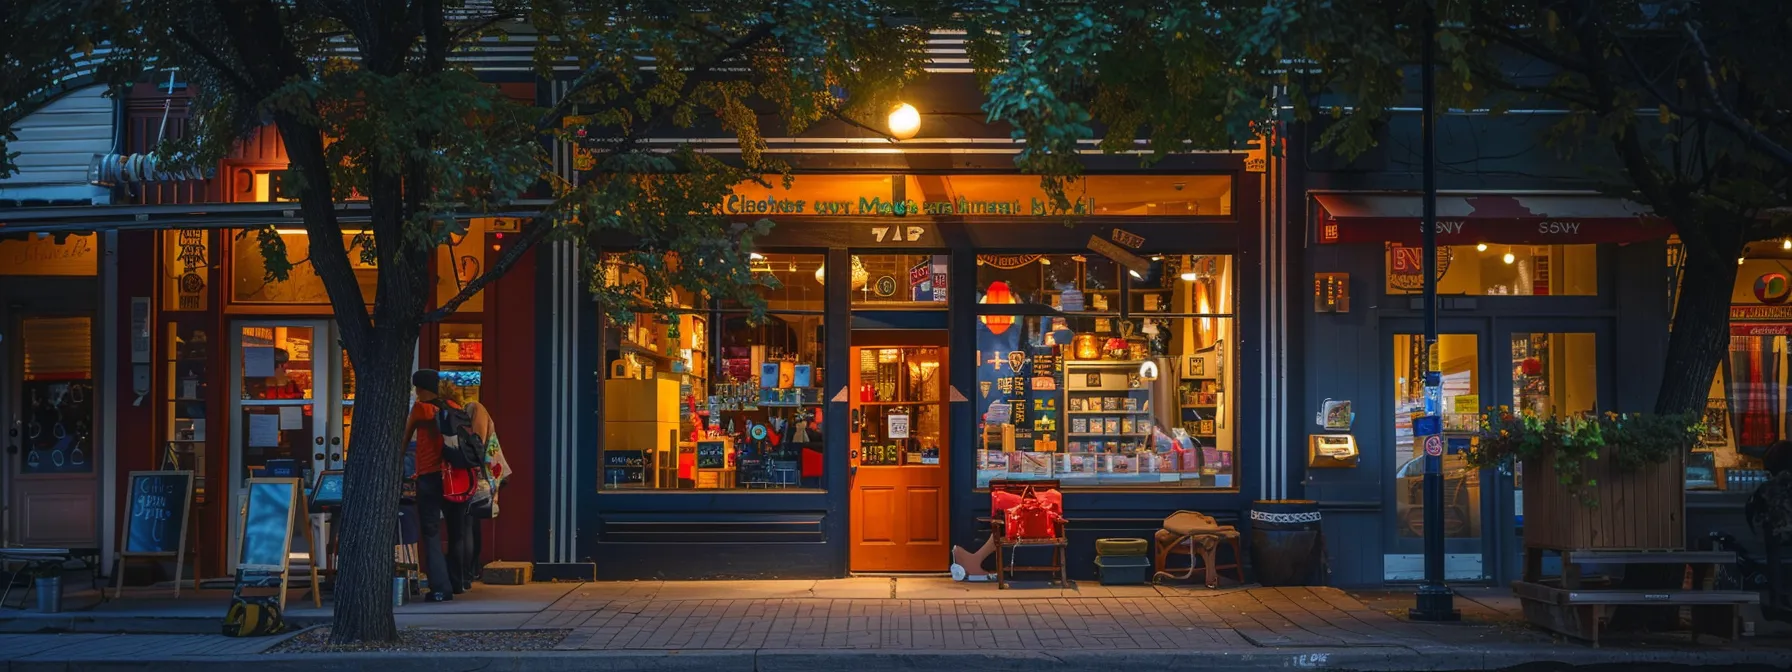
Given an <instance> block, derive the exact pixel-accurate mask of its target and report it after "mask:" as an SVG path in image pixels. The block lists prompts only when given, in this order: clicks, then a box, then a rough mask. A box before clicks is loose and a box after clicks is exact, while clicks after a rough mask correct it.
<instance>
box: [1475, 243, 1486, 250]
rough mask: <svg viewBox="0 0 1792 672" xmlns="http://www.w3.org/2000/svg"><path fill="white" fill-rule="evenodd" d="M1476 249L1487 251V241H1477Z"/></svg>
mask: <svg viewBox="0 0 1792 672" xmlns="http://www.w3.org/2000/svg"><path fill="white" fill-rule="evenodd" d="M1475 251H1476V252H1486V251H1487V243H1475Z"/></svg>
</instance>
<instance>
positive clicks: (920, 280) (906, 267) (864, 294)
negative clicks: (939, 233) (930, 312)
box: [817, 254, 948, 308]
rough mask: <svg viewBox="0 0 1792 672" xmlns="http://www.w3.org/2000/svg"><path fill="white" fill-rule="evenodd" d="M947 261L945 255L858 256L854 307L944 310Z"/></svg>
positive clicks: (854, 268) (855, 258)
mask: <svg viewBox="0 0 1792 672" xmlns="http://www.w3.org/2000/svg"><path fill="white" fill-rule="evenodd" d="M946 259H947V257H946V255H943V254H855V255H853V256H852V288H853V291H852V305H854V306H878V305H892V306H906V307H918V308H945V307H946V287H947V284H948V280H947V277H946V276H947V268H946V266H947V263H946ZM820 272H821V271H817V273H820ZM817 277H820V276H819V275H818V276H817Z"/></svg>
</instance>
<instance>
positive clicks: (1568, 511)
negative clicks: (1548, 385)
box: [1467, 406, 1704, 551]
mask: <svg viewBox="0 0 1792 672" xmlns="http://www.w3.org/2000/svg"><path fill="white" fill-rule="evenodd" d="M1703 431H1704V427H1703V425H1702V424H1701V422H1700V418H1699V417H1698V416H1697V415H1696V414H1680V415H1659V414H1652V413H1603V414H1587V415H1573V416H1564V417H1542V416H1539V415H1537V414H1536V413H1534V412H1532V411H1529V410H1523V411H1518V412H1514V411H1513V410H1512V409H1511V408H1510V407H1507V406H1501V407H1499V408H1497V409H1488V412H1487V413H1486V414H1485V415H1483V416H1481V428H1480V436H1479V440H1478V441H1477V442H1476V444H1477V445H1475V446H1474V447H1473V448H1471V449H1470V450H1469V452H1468V455H1467V457H1468V461H1469V464H1471V465H1473V466H1476V467H1479V468H1488V467H1493V466H1496V465H1500V464H1503V463H1506V462H1507V461H1513V462H1518V463H1520V464H1521V467H1522V474H1523V476H1522V486H1523V488H1524V495H1525V499H1524V501H1525V504H1524V506H1525V510H1526V511H1528V512H1530V515H1527V516H1525V526H1524V541H1525V546H1526V547H1529V548H1547V549H1554V550H1563V551H1583V550H1680V549H1683V548H1685V547H1686V528H1685V513H1686V493H1685V488H1684V487H1683V486H1684V479H1685V467H1684V464H1685V461H1686V453H1687V452H1688V451H1689V450H1691V449H1692V447H1693V445H1694V443H1695V442H1696V441H1697V440H1698V437H1699V436H1700V434H1701V433H1702V432H1703Z"/></svg>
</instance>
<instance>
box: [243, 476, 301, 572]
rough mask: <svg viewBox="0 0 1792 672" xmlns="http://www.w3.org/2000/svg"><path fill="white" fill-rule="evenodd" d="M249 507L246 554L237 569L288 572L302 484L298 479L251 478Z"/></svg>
mask: <svg viewBox="0 0 1792 672" xmlns="http://www.w3.org/2000/svg"><path fill="white" fill-rule="evenodd" d="M247 485H248V488H249V505H248V507H247V508H246V509H245V512H244V515H243V541H242V554H241V555H239V556H238V557H237V565H239V566H241V567H255V568H263V569H279V570H280V571H285V570H286V565H287V557H286V554H287V552H288V551H289V550H291V549H292V522H293V508H294V503H295V502H296V501H297V500H298V495H299V492H298V489H299V481H298V479H294V478H267V479H260V478H251V479H249V481H248V483H247Z"/></svg>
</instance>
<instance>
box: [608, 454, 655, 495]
mask: <svg viewBox="0 0 1792 672" xmlns="http://www.w3.org/2000/svg"><path fill="white" fill-rule="evenodd" d="M646 482H647V452H646V451H642V450H606V451H604V483H607V484H609V485H611V486H621V485H635V484H640V483H646Z"/></svg>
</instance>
